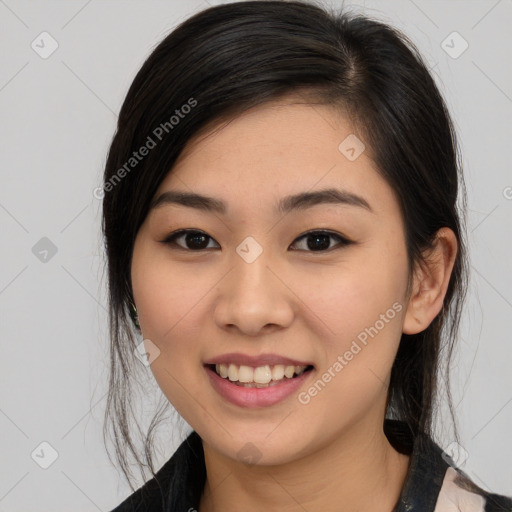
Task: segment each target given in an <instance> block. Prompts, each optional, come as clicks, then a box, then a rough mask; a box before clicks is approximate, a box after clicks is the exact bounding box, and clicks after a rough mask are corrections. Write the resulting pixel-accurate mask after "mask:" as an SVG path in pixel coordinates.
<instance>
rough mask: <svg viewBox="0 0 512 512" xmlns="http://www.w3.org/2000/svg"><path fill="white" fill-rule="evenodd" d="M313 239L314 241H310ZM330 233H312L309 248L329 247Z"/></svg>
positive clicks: (309, 238)
mask: <svg viewBox="0 0 512 512" xmlns="http://www.w3.org/2000/svg"><path fill="white" fill-rule="evenodd" d="M311 240H313V241H314V242H313V243H310V241H311ZM329 243H330V241H329V235H323V234H319V235H310V236H309V237H308V248H309V249H312V250H315V249H317V250H318V249H328V248H329Z"/></svg>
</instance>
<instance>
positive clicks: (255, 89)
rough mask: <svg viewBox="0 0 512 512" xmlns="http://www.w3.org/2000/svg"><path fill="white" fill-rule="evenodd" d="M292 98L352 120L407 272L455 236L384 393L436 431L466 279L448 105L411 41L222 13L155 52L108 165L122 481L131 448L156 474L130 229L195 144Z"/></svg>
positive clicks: (292, 14) (111, 401)
mask: <svg viewBox="0 0 512 512" xmlns="http://www.w3.org/2000/svg"><path fill="white" fill-rule="evenodd" d="M294 92H295V93H297V92H298V93H301V94H304V97H307V98H308V99H310V100H311V101H313V100H314V101H315V102H318V103H322V104H327V105H330V106H332V107H333V108H338V109H341V110H342V111H344V112H345V113H347V114H349V115H350V118H351V119H352V121H353V122H354V125H355V126H356V127H357V128H358V130H359V132H360V133H361V134H362V137H363V138H364V140H365V143H367V145H368V147H369V148H370V150H371V154H372V156H373V159H374V161H375V163H376V165H377V167H378V169H379V171H380V173H381V174H382V176H383V177H384V178H385V179H386V180H387V182H388V183H389V184H390V186H391V187H392V188H393V190H394V191H395V193H396V196H397V199H398V201H399V204H400V207H401V211H402V214H403V222H404V228H405V237H406V245H407V251H408V258H409V270H410V272H412V269H413V265H414V264H417V263H421V261H422V258H423V256H424V254H425V250H426V249H428V248H429V247H431V245H432V242H433V239H434V237H435V235H436V232H437V231H438V230H439V229H440V228H441V227H444V226H447V227H449V228H450V229H452V230H453V231H454V233H455V235H456V237H457V240H458V244H459V249H458V254H457V257H456V260H455V266H454V268H453V272H452V275H451V279H450V283H449V287H448V291H447V294H446V298H445V301H444V305H443V308H442V311H441V312H440V313H439V314H438V315H437V317H436V318H435V319H434V320H433V322H432V323H431V324H430V325H429V327H428V328H427V329H425V330H424V331H423V332H421V333H419V334H416V335H410V336H407V335H402V339H401V342H400V346H399V349H398V353H397V356H396V360H395V362H394V365H393V368H392V372H391V382H390V385H389V390H388V410H387V416H388V417H392V418H395V419H399V420H402V421H404V422H406V423H407V425H408V426H409V428H410V430H411V431H412V432H413V433H414V434H418V433H426V434H429V435H430V434H432V424H433V422H432V418H433V413H434V410H435V403H436V401H435V398H436V392H437V388H438V386H437V384H438V382H439V378H438V377H439V373H440V368H441V363H440V361H441V360H440V357H439V356H440V352H441V351H444V352H445V353H446V354H445V355H446V358H447V359H448V360H449V358H450V356H451V352H452V348H453V344H454V342H455V340H456V335H457V332H458V327H459V322H460V316H461V310H462V304H463V301H464V295H465V289H466V279H467V278H466V271H467V262H466V251H465V235H464V230H463V226H464V222H465V221H464V217H463V216H462V217H461V216H460V215H459V213H458V211H459V208H458V206H459V207H461V208H462V211H465V193H464V188H463V178H462V174H461V171H460V164H459V157H458V150H457V145H456V139H455V134H454V130H453V126H452V122H451V120H450V116H449V114H448V111H447V108H446V105H445V102H444V101H443V98H442V97H441V95H440V93H439V91H438V88H437V87H436V85H435V82H434V80H433V79H432V77H431V75H430V74H429V71H428V69H427V66H426V65H425V63H424V61H423V60H422V57H421V56H420V55H419V53H418V51H417V50H416V48H415V47H414V45H413V44H412V43H411V42H410V41H409V40H407V38H406V37H405V36H404V35H403V34H401V33H400V32H398V31H397V30H395V29H393V28H391V27H390V26H388V25H386V24H383V23H381V22H378V21H375V20H372V19H369V18H367V17H365V16H362V15H351V14H349V13H346V12H337V11H336V12H335V11H332V12H331V11H327V10H326V9H324V8H321V7H319V6H316V5H313V4H311V3H305V2H299V1H245V2H236V3H230V4H225V5H220V6H217V7H212V8H209V9H206V10H204V11H202V12H199V13H198V14H196V15H194V16H192V17H191V18H189V19H187V20H186V21H185V22H183V23H182V24H180V25H179V26H178V27H177V28H176V29H175V30H173V31H172V32H171V33H170V34H169V35H168V36H167V37H165V39H164V40H163V41H162V42H161V43H159V44H158V46H157V47H156V48H155V49H154V51H153V52H152V53H151V55H150V56H149V57H148V59H147V60H146V62H145V63H144V65H143V66H142V68H141V69H140V71H139V72H138V73H137V76H136V77H135V79H134V81H133V83H132V85H131V87H130V89H129V91H128V94H127V95H126V99H125V101H124V103H123V106H122V108H121V111H120V114H119V120H118V125H117V131H116V133H115V136H114V138H113V141H112V144H111V147H110V150H109V153H108V159H107V162H106V167H105V173H104V190H105V195H104V199H103V226H102V227H103V234H104V238H105V245H106V253H107V260H108V261H107V262H108V286H109V315H110V316H109V321H110V340H111V345H110V354H111V373H110V381H109V394H108V403H107V410H106V414H105V430H104V434H105V435H106V433H107V426H110V427H111V428H112V431H113V434H114V444H115V448H116V456H117V459H118V461H119V462H120V465H121V468H122V469H123V472H124V474H125V475H126V477H127V478H128V481H129V482H130V485H131V481H130V473H131V472H130V470H129V465H128V458H127V452H129V453H130V454H131V455H132V456H133V457H134V459H135V462H136V463H137V465H138V466H139V467H140V469H141V471H142V473H143V475H144V468H145V467H149V469H150V471H151V473H152V474H154V473H155V471H154V469H155V468H154V467H153V466H154V464H153V457H152V451H153V450H152V442H153V437H152V436H153V433H154V428H155V426H156V425H157V418H158V415H159V414H161V413H162V412H163V411H160V412H159V414H157V415H156V416H155V417H154V418H153V421H152V422H151V425H150V427H149V429H148V432H147V433H144V432H143V429H141V428H140V425H139V422H138V421H137V418H136V417H135V418H134V417H133V416H134V413H133V407H132V392H133V391H132V390H133V384H134V383H136V382H137V377H136V375H137V367H140V366H142V365H141V364H140V362H138V361H137V360H136V358H135V356H134V347H135V335H134V333H135V331H134V326H133V323H132V321H131V319H130V308H131V303H132V302H133V297H132V289H131V282H130V267H131V257H132V252H133V245H134V241H135V238H136V235H137V232H138V230H139V228H140V226H141V224H142V223H143V222H144V219H145V217H146V215H147V213H148V208H149V205H150V202H151V200H152V199H153V197H154V194H155V192H156V190H157V188H158V187H159V185H160V184H161V182H162V180H163V179H164V178H165V176H166V175H167V174H168V173H169V172H171V170H172V168H173V165H174V163H175V161H176V159H177V158H178V156H179V155H180V153H181V151H182V150H183V148H184V147H185V145H186V144H187V142H188V141H190V140H191V138H192V137H193V136H195V135H197V134H198V133H200V131H201V130H204V129H205V127H208V126H210V125H214V124H215V123H216V122H217V121H219V120H225V119H229V118H232V117H234V116H237V115H239V114H241V113H242V112H244V111H245V110H247V109H249V108H251V107H254V106H256V105H260V104H263V103H265V102H267V101H269V100H275V99H278V98H280V97H283V96H284V95H288V94H291V93H294ZM185 105H188V107H190V108H188V107H187V108H184V106H185ZM172 116H174V119H172ZM158 127H159V128H160V131H158ZM156 134H160V135H162V139H161V140H162V142H161V143H159V142H160V139H159V140H158V141H157V140H156V139H157V136H156ZM148 137H149V138H151V139H152V140H153V142H154V143H155V145H154V147H153V148H152V149H151V150H150V151H149V152H148V153H147V155H146V156H144V157H143V158H141V159H140V160H137V162H136V163H135V162H131V163H133V164H134V165H133V166H131V165H130V166H127V162H129V161H130V158H132V155H133V153H134V152H136V151H138V150H139V148H141V147H142V146H144V145H148V144H149V142H148V141H149V139H148ZM121 169H124V170H125V172H123V171H121ZM457 201H460V204H459V205H457ZM448 395H449V388H448ZM164 402H165V401H164ZM449 403H450V410H451V411H452V416H453V410H452V408H451V400H449ZM163 405H164V406H165V405H168V404H166V403H164V404H163ZM133 423H134V424H135V425H136V426H137V428H138V430H139V434H140V435H142V438H143V439H144V443H145V450H144V453H143V454H142V453H140V451H139V450H138V449H137V448H136V444H135V443H134V439H133V436H132V433H131V426H132V424H133ZM132 488H133V486H132Z"/></svg>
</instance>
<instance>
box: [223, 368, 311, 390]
mask: <svg viewBox="0 0 512 512" xmlns="http://www.w3.org/2000/svg"><path fill="white" fill-rule="evenodd" d="M306 368H307V367H306V366H293V365H287V366H285V365H283V364H276V365H275V366H270V365H268V364H267V365H265V366H258V367H256V368H253V367H251V366H245V365H241V366H238V365H236V364H232V363H231V364H229V365H228V364H216V365H215V371H216V372H217V373H218V374H219V375H220V376H221V377H222V378H223V379H226V378H228V379H229V380H230V381H231V382H235V383H237V382H238V383H239V384H253V386H250V387H257V388H262V387H267V386H268V385H272V383H273V382H275V381H280V380H283V379H284V378H285V377H286V378H288V379H291V378H292V377H293V376H294V375H302V374H303V373H304V371H305V370H306Z"/></svg>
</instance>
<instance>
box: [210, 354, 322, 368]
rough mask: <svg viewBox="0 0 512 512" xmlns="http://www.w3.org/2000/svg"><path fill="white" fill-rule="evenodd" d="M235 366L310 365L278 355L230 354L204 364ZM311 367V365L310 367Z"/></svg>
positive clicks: (213, 358)
mask: <svg viewBox="0 0 512 512" xmlns="http://www.w3.org/2000/svg"><path fill="white" fill-rule="evenodd" d="M230 363H232V364H236V365H238V366H241V365H244V366H254V367H258V366H265V365H267V364H268V365H269V366H272V365H277V364H282V365H284V366H310V365H311V363H309V362H305V361H298V360H297V359H291V358H289V357H285V356H280V355H279V354H259V355H257V356H250V355H248V354H240V353H232V354H222V355H219V356H215V357H212V358H210V359H208V360H207V361H205V362H204V364H205V365H208V364H230ZM311 366H312V365H311Z"/></svg>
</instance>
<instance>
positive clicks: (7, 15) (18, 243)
mask: <svg viewBox="0 0 512 512" xmlns="http://www.w3.org/2000/svg"><path fill="white" fill-rule="evenodd" d="M213 3H220V2H210V4H213ZM331 3H332V4H336V2H335V1H334V0H333V1H332V2H331ZM345 5H346V7H347V8H350V9H356V10H362V11H363V12H366V13H367V14H370V15H372V16H375V17H377V18H379V19H382V20H384V21H387V22H389V23H391V24H392V25H394V26H396V27H398V28H400V29H402V30H404V31H405V32H406V34H407V35H408V36H409V37H410V38H411V39H412V40H413V41H414V42H415V43H416V44H417V45H418V46H419V48H420V50H421V51H422V53H423V54H424V55H425V58H426V59H427V61H428V62H429V65H430V67H431V69H432V72H433V73H434V75H435V78H436V80H437V82H438V84H439V86H440V88H441V91H442V93H443V95H444V96H445V98H446V100H447V102H448V104H449V107H450V109H451V112H452V114H453V117H454V119H455V122H456V125H457V129H458V133H459V138H460V143H461V149H462V152H463V157H464V165H465V173H466V179H467V186H468V194H469V217H468V221H469V222H468V231H469V245H470V250H471V270H472V280H471V286H470V290H469V300H468V304H467V310H466V313H465V316H464V321H463V328H462V339H461V340H460V345H459V347H460V350H459V355H458V358H457V359H455V362H454V365H453V380H454V384H453V392H454V398H455V400H454V401H455V404H456V408H457V414H458V417H459V420H460V427H461V438H462V442H461V444H462V446H463V447H464V449H465V451H466V452H467V460H465V462H464V466H463V469H464V470H465V471H466V472H467V473H468V474H469V476H470V477H471V478H473V479H474V481H475V482H476V483H477V484H479V485H481V486H483V487H484V488H487V489H491V490H493V491H495V492H500V493H504V494H512V470H511V465H510V461H511V460H512V436H511V432H512V376H511V371H510V368H511V361H512V340H511V334H510V331H511V328H512V321H511V319H512V314H511V313H512V291H511V290H512V266H511V263H510V262H511V257H510V254H511V249H512V229H511V219H512V173H511V166H510V149H511V141H512V128H511V123H510V121H511V119H512V72H511V69H510V63H511V62H512V32H511V31H510V27H511V26H512V2H511V1H510V0H498V1H496V0H492V1H491V0H489V1H487V0H470V1H460V0H451V1H421V0H414V1H413V0H393V1H391V0H386V1H366V2H365V1H354V2H348V1H347V2H345ZM207 6H208V3H207V2H206V1H203V0H171V1H142V0H139V1H119V0H117V1H114V0H102V1H99V0H89V1H86V0H83V1H63V0H59V1H44V2H35V1H21V0H0V48H1V49H2V53H1V57H0V59H1V66H0V109H1V114H0V115H1V117H0V120H1V121H0V173H1V187H0V227H1V239H2V245H1V247H2V251H1V265H0V308H1V309H0V310H1V317H0V322H1V323H0V339H1V357H0V379H1V386H0V432H1V433H0V510H1V511H2V512H14V511H19V512H21V511H23V512H30V511H34V512H36V511H48V510H52V511H53V512H59V511H69V510H73V511H75V512H81V511H83V512H86V511H96V510H102V511H107V510H110V509H111V508H113V507H114V506H115V505H116V504H118V503H119V502H120V501H121V500H122V499H123V498H124V497H125V496H127V495H128V494H129V492H130V491H129V488H128V487H127V485H126V484H125V483H124V481H123V480H121V478H120V476H119V474H118V472H117V471H116V470H115V469H114V468H113V467H112V466H111V465H110V463H109V461H108V459H107V456H106V451H105V447H104V445H103V442H102V437H101V429H102V417H103V410H104V406H105V391H106V383H107V365H108V357H107V355H108V340H107V336H106V310H105V307H106V295H105V280H104V276H103V264H104V257H103V252H102V245H101V236H100V218H101V217H100V213H101V209H100V207H101V205H100V201H99V200H97V199H96V198H95V197H94V195H93V190H94V189H95V188H96V187H97V186H99V185H100V183H101V174H102V170H103V165H104V163H105V156H106V152H107V149H108V146H109V143H110V141H111V138H112V135H113V133H114V129H115V124H116V115H117V113H118V111H119V108H120V106H121V103H122V101H123V98H124V96H125V94H126V92H127V89H128V87H129V85H130V83H131V81H132V79H133V78H134V76H135V74H136V72H137V71H138V69H139V68H140V66H141V64H142V63H143V61H144V59H145V58H146V57H147V56H148V54H149V53H150V51H151V49H152V48H153V47H154V46H155V45H156V44H157V43H158V42H159V41H160V40H161V39H162V38H163V37H164V36H165V35H166V34H167V33H169V31H171V30H172V28H173V27H174V26H175V25H176V24H177V23H179V22H180V21H182V20H183V19H185V18H186V17H188V16H189V15H191V14H192V13H194V12H197V11H198V10H200V9H203V8H205V7H207ZM43 32H46V34H42V33H43ZM454 32H456V34H454ZM41 41H43V42H41ZM466 46H467V48H466ZM52 50H54V51H53V53H51V52H52ZM50 53H51V54H50ZM174 430H175V429H173V427H172V425H170V431H174ZM182 438H183V435H182V434H180V435H173V436H169V439H168V441H166V442H164V445H163V446H164V451H163V452H162V454H161V458H160V462H161V463H163V462H164V461H165V460H167V459H168V457H169V456H170V455H171V454H172V452H173V450H175V448H176V446H177V445H178V443H179V442H180V441H181V439H182ZM449 442H450V439H446V444H449ZM41 443H43V444H41ZM42 465H43V466H44V465H48V467H47V469H44V468H43V467H41V466H42Z"/></svg>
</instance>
